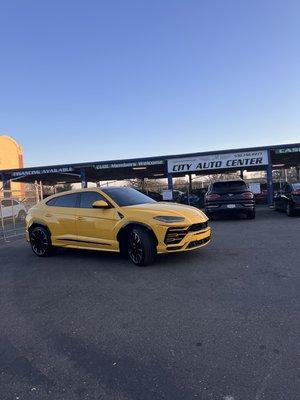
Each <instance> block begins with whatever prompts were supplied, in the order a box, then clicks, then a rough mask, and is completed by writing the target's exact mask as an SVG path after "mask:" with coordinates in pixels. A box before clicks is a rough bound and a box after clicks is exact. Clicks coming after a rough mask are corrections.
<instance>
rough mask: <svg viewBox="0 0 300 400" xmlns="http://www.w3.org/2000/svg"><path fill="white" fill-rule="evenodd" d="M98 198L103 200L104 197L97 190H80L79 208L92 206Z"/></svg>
mask: <svg viewBox="0 0 300 400" xmlns="http://www.w3.org/2000/svg"><path fill="white" fill-rule="evenodd" d="M98 200H105V198H104V197H103V196H101V194H100V193H97V192H81V193H80V208H93V203H94V202H95V201H98ZM105 201H106V200H105Z"/></svg>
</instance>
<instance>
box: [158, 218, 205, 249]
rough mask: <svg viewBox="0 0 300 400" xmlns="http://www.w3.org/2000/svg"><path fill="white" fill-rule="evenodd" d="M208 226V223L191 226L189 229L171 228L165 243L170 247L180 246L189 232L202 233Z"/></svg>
mask: <svg viewBox="0 0 300 400" xmlns="http://www.w3.org/2000/svg"><path fill="white" fill-rule="evenodd" d="M207 226H208V224H207V221H206V222H200V223H198V224H193V225H190V226H189V227H187V228H169V229H168V231H167V233H166V236H165V243H166V244H168V245H170V244H178V243H180V242H181V241H182V239H184V238H185V236H186V235H187V233H188V232H200V231H202V230H204V229H206V228H207Z"/></svg>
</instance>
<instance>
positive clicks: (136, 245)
mask: <svg viewBox="0 0 300 400" xmlns="http://www.w3.org/2000/svg"><path fill="white" fill-rule="evenodd" d="M127 251H128V256H129V258H130V260H131V261H132V262H133V263H134V264H136V265H139V266H146V265H148V264H150V263H151V262H152V261H153V260H154V257H155V254H156V247H155V244H154V241H153V238H152V236H151V234H150V232H148V231H147V230H146V229H143V228H140V227H137V228H134V229H132V230H131V231H130V232H129V234H128V240H127Z"/></svg>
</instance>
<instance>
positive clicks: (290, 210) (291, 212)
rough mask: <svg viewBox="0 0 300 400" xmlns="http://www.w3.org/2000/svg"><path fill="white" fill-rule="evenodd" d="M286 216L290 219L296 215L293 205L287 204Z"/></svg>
mask: <svg viewBox="0 0 300 400" xmlns="http://www.w3.org/2000/svg"><path fill="white" fill-rule="evenodd" d="M286 215H287V216H288V217H292V216H293V215H294V209H293V205H292V204H291V203H287V205H286Z"/></svg>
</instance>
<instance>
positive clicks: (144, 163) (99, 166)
mask: <svg viewBox="0 0 300 400" xmlns="http://www.w3.org/2000/svg"><path fill="white" fill-rule="evenodd" d="M162 164H164V161H163V160H155V161H129V162H120V163H115V162H114V163H109V164H95V165H94V168H95V169H109V168H128V167H131V168H134V167H148V166H151V165H162Z"/></svg>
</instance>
